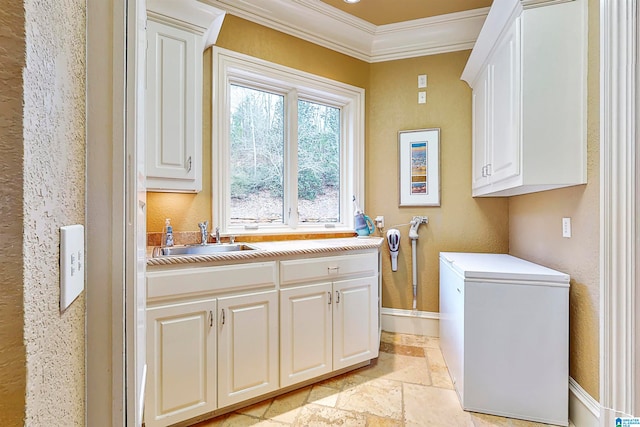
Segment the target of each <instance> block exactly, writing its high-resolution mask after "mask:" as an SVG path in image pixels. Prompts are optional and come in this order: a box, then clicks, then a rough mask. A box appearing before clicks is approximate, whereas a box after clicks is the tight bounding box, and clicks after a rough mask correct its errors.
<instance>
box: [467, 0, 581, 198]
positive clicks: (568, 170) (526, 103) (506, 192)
mask: <svg viewBox="0 0 640 427" xmlns="http://www.w3.org/2000/svg"><path fill="white" fill-rule="evenodd" d="M462 79H463V80H465V81H466V82H467V83H468V84H469V85H470V86H471V88H472V89H473V95H472V114H473V125H472V126H473V142H472V143H473V155H472V156H473V160H472V168H473V170H472V193H473V196H512V195H518V194H525V193H531V192H536V191H543V190H549V189H553V188H560V187H566V186H570V185H578V184H584V183H586V154H587V153H586V95H587V91H586V81H587V80H586V79H587V2H586V0H560V1H555V0H553V1H552V0H542V1H539V0H536V1H532V0H496V1H494V2H493V5H492V6H491V10H490V12H489V15H488V16H487V19H486V21H485V24H484V26H483V28H482V31H481V32H480V35H479V36H478V40H477V42H476V45H475V47H474V49H473V51H472V53H471V55H470V57H469V61H468V62H467V65H466V67H465V69H464V71H463V74H462Z"/></svg>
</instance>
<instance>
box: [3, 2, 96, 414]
mask: <svg viewBox="0 0 640 427" xmlns="http://www.w3.org/2000/svg"><path fill="white" fill-rule="evenodd" d="M85 8H86V5H85V1H84V0H67V1H63V2H39V1H35V0H26V1H25V2H24V9H25V13H26V14H25V17H26V20H25V28H26V35H27V42H26V51H27V56H26V58H27V60H26V67H25V69H24V74H23V76H24V84H23V96H24V113H23V114H24V119H23V120H24V122H23V137H24V142H23V143H24V170H23V176H24V189H23V197H24V223H23V230H24V235H23V238H24V242H23V262H24V342H25V346H26V352H27V387H26V388H27V393H26V416H25V424H26V425H29V426H71V425H74V426H79V425H84V415H85V374H84V362H85V350H84V343H85V338H84V324H85V314H84V313H85V302H84V294H83V295H81V296H80V297H79V298H78V300H76V301H75V302H74V303H73V304H72V305H71V306H70V307H69V308H68V309H67V310H66V311H65V312H64V313H60V308H59V295H60V293H59V288H60V284H59V276H60V273H59V264H60V259H59V258H60V257H59V245H60V238H59V228H60V227H61V226H63V225H69V224H84V219H85V218H84V211H85V179H84V177H85V70H86V67H85V53H86V52H85V38H86V36H85V32H86V26H85V24H86V20H85ZM3 64H4V63H3ZM13 167H14V168H18V169H19V168H20V164H19V163H16V164H15V165H13ZM2 170H3V172H2V173H5V172H4V171H5V170H6V169H2Z"/></svg>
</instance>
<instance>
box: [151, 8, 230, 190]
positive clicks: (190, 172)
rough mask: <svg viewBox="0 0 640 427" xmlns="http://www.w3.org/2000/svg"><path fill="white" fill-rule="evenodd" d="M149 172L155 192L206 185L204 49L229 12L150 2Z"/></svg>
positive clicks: (212, 41) (211, 41)
mask: <svg viewBox="0 0 640 427" xmlns="http://www.w3.org/2000/svg"><path fill="white" fill-rule="evenodd" d="M147 7H148V15H149V20H148V21H147V40H148V45H147V72H146V77H147V82H146V93H145V96H146V133H147V144H146V149H147V153H146V175H147V189H148V190H150V191H172V192H198V191H200V190H201V189H202V51H203V50H204V49H205V48H206V47H208V46H210V45H211V44H213V43H215V41H216V39H217V37H218V34H219V31H220V27H221V25H222V20H223V19H224V12H223V11H221V10H218V9H216V8H213V7H210V6H207V5H203V4H201V3H200V2H196V1H193V0H186V1H185V2H183V3H181V4H180V7H176V5H175V2H170V1H166V0H150V1H149V2H147Z"/></svg>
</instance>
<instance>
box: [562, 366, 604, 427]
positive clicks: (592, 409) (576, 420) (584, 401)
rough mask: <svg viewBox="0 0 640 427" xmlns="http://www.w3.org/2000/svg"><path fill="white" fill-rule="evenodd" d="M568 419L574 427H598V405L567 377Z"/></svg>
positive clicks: (574, 381)
mask: <svg viewBox="0 0 640 427" xmlns="http://www.w3.org/2000/svg"><path fill="white" fill-rule="evenodd" d="M569 419H570V420H571V422H572V423H573V425H575V426H576V427H598V426H599V425H600V404H599V403H598V402H597V401H596V400H595V399H594V398H593V397H591V395H589V393H587V392H586V391H585V390H584V389H583V388H582V387H581V386H580V384H578V383H577V382H576V380H574V379H573V378H571V377H569Z"/></svg>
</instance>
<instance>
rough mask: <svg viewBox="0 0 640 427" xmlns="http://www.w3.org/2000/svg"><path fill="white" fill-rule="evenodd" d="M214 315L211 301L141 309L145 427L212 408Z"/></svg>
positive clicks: (214, 357) (214, 387)
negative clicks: (144, 330) (144, 336)
mask: <svg viewBox="0 0 640 427" xmlns="http://www.w3.org/2000/svg"><path fill="white" fill-rule="evenodd" d="M215 312H216V300H215V299H205V300H202V301H196V302H186V303H173V304H167V305H162V306H158V307H152V308H149V309H147V366H148V381H147V399H146V404H145V425H146V426H147V427H155V426H166V425H170V424H173V423H176V422H178V421H182V420H186V419H189V418H191V417H195V416H197V415H200V414H204V413H207V412H210V411H213V410H214V409H216V337H215V333H216V331H215V327H214V313H215Z"/></svg>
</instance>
